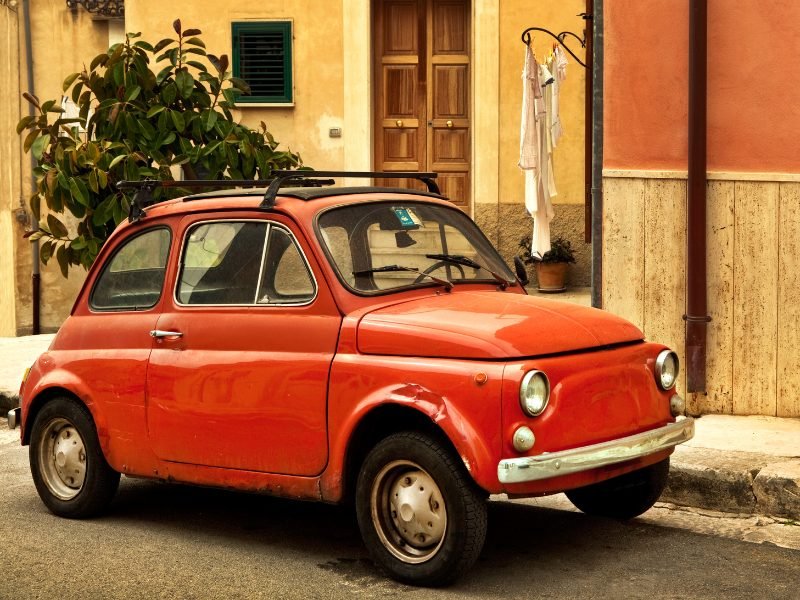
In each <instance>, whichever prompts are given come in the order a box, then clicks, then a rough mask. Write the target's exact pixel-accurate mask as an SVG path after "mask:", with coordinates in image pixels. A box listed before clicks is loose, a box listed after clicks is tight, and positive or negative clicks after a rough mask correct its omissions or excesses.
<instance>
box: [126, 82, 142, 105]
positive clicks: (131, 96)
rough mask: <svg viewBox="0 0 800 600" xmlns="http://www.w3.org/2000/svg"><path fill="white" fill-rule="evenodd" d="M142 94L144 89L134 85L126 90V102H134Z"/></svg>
mask: <svg viewBox="0 0 800 600" xmlns="http://www.w3.org/2000/svg"><path fill="white" fill-rule="evenodd" d="M141 93H142V88H141V87H139V86H138V85H132V86H131V87H129V88H128V89H126V90H125V102H133V101H134V100H136V98H138V97H139V94H141Z"/></svg>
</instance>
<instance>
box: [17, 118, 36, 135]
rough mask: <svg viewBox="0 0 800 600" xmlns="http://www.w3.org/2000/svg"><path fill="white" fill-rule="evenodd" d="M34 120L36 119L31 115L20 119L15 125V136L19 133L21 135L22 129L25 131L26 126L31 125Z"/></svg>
mask: <svg viewBox="0 0 800 600" xmlns="http://www.w3.org/2000/svg"><path fill="white" fill-rule="evenodd" d="M35 120H36V117H35V116H33V115H27V116H25V117H22V118H21V119H20V120H19V123H17V135H19V134H20V133H22V131H23V130H24V129H25V128H26V127H27V126H28V125H30V124H31V123H33V122H34V121H35Z"/></svg>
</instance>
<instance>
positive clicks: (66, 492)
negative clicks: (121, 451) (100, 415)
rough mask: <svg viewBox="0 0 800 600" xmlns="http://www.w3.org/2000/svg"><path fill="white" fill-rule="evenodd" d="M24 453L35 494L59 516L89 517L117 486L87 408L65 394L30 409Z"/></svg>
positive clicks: (115, 475)
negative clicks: (28, 439)
mask: <svg viewBox="0 0 800 600" xmlns="http://www.w3.org/2000/svg"><path fill="white" fill-rule="evenodd" d="M29 456H30V463H31V473H32V475H33V482H34V483H35V484H36V491H37V492H39V497H40V498H41V499H42V502H44V504H45V506H47V508H48V509H50V511H51V512H52V513H54V514H56V515H58V516H60V517H67V518H71V519H80V518H84V517H91V516H93V515H95V514H97V513H99V512H101V511H102V510H103V509H105V508H106V507H107V506H108V504H109V503H110V502H111V500H112V499H113V497H114V494H115V493H116V491H117V486H118V485H119V473H117V472H116V471H114V470H113V469H112V468H111V467H110V466H109V465H108V463H107V462H106V459H105V457H104V456H103V451H102V449H101V448H100V442H99V441H98V439H97V431H96V429H95V426H94V421H93V420H92V416H91V414H90V413H89V411H88V410H87V409H86V407H84V406H83V405H81V404H79V403H78V402H76V401H74V400H72V399H70V398H55V399H53V400H51V401H49V402H48V403H47V404H46V405H45V406H44V407H43V408H42V410H41V411H39V414H38V415H36V419H35V420H34V422H33V429H32V430H31V445H30V450H29Z"/></svg>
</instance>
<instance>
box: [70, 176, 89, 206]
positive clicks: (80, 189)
mask: <svg viewBox="0 0 800 600" xmlns="http://www.w3.org/2000/svg"><path fill="white" fill-rule="evenodd" d="M69 192H70V194H72V197H73V199H74V200H75V201H76V202H79V203H80V204H83V205H84V206H90V204H89V191H88V190H87V189H86V184H85V183H83V181H81V180H80V179H79V178H77V177H73V178H72V179H70V180H69Z"/></svg>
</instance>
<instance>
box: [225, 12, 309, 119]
mask: <svg viewBox="0 0 800 600" xmlns="http://www.w3.org/2000/svg"><path fill="white" fill-rule="evenodd" d="M233 76H234V77H239V78H240V79H244V80H245V81H246V82H247V84H248V85H249V86H250V92H251V93H250V94H249V95H243V96H239V98H238V99H237V100H236V102H237V104H245V105H246V104H254V103H260V104H292V103H293V102H294V94H293V90H292V22H291V21H258V22H249V21H248V22H244V23H233Z"/></svg>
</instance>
